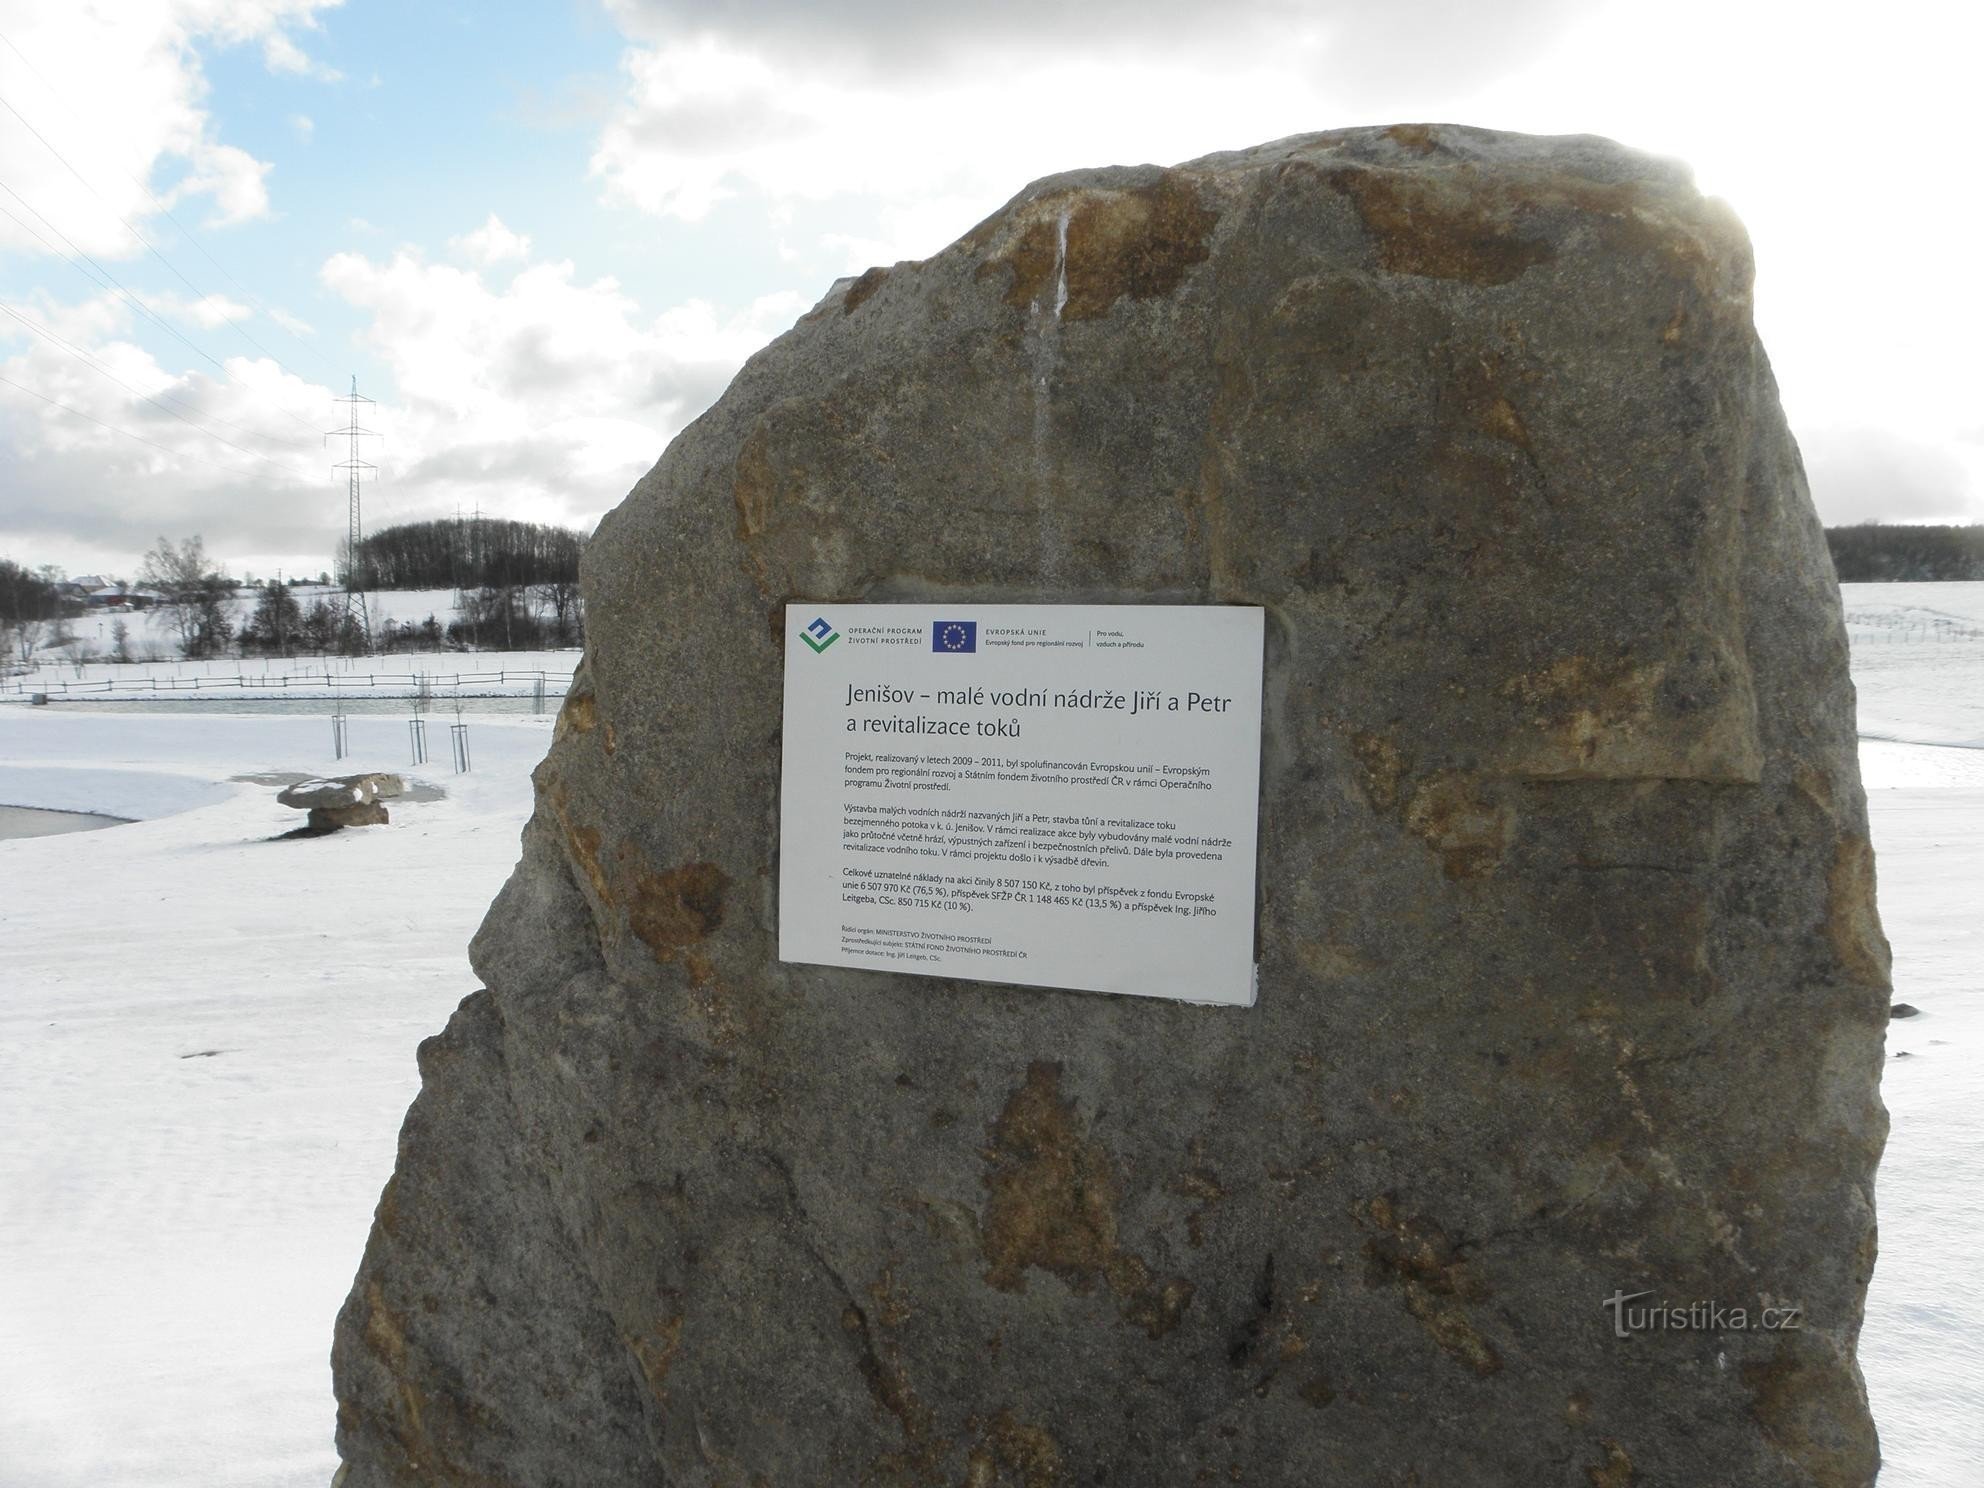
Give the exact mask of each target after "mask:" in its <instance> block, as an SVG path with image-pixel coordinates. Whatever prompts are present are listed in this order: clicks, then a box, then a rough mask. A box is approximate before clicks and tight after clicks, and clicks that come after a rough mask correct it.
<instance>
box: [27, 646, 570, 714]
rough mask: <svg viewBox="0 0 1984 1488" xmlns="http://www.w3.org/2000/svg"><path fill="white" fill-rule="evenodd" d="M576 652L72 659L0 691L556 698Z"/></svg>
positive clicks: (96, 696) (444, 700)
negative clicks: (541, 690) (542, 694)
mask: <svg viewBox="0 0 1984 1488" xmlns="http://www.w3.org/2000/svg"><path fill="white" fill-rule="evenodd" d="M578 663H579V652H578V651H576V650H570V651H413V652H395V653H393V654H391V655H386V656H288V657H264V656H254V657H239V656H222V657H215V658H212V659H210V660H206V661H144V662H109V661H77V662H73V663H65V664H62V665H54V666H51V665H48V664H46V663H44V664H43V665H41V666H39V667H36V668H34V669H33V670H30V671H26V672H21V673H17V674H15V675H13V676H10V677H6V678H0V699H10V700H20V699H24V698H30V697H33V696H34V695H35V694H37V693H40V694H43V695H45V696H46V697H48V698H49V700H50V701H51V702H54V703H105V702H111V703H115V702H122V701H127V700H138V701H150V700H156V699H159V698H171V699H174V700H180V701H185V702H191V703H215V704H222V705H225V704H227V703H230V702H240V701H242V700H247V699H264V698H271V699H288V700H311V699H319V698H321V699H325V700H329V699H331V698H362V697H377V698H389V697H411V696H413V695H415V694H420V695H422V696H423V698H424V701H425V706H426V708H427V710H428V711H433V710H435V709H444V708H452V707H453V705H454V702H455V699H456V698H458V697H459V698H487V697H529V696H531V695H532V693H533V691H534V690H535V689H536V687H537V686H538V685H539V683H540V682H541V683H542V684H543V685H544V687H545V688H546V689H547V690H548V692H549V694H550V696H551V697H553V698H554V699H555V698H557V697H559V696H562V695H563V693H564V691H565V689H566V688H567V687H568V686H569V685H570V684H571V680H572V672H573V669H574V668H575V667H577V665H578Z"/></svg>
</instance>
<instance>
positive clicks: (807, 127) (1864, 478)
mask: <svg viewBox="0 0 1984 1488" xmlns="http://www.w3.org/2000/svg"><path fill="white" fill-rule="evenodd" d="M1978 9H1979V8H1978V7H1975V6H1973V5H1969V4H1964V3H1959V0H1940V3H1930V0H1891V3H1888V4H1885V5H1882V6H1878V7H1877V6H1870V5H1867V4H1865V3H1859V4H1855V5H1851V6H1848V5H1834V4H1829V3H1826V0H1806V3H1801V4H1796V5H1791V4H1764V3H1756V0H1665V3H1659V4H1643V3H1625V0H1507V3H1500V4H1483V3H1480V0H1423V3H1421V4H1419V5H1416V6H1411V7H1406V6H1395V5H1382V4H1378V3H1375V0H1365V3H1345V0H1320V3H1311V4H1296V3H1291V0H1224V3H1222V4H1218V5H1212V4H1205V3H1187V0H1137V3H1135V4H1131V3H1128V0H1089V3H1087V4H1085V5H1081V6H1066V5H1063V4H1060V3H1051V0H1010V3H1006V4H1002V5H998V6H987V5H983V4H977V3H973V4H961V3H955V0H766V3H760V4H743V5H740V4H737V3H734V0H534V3H530V4H524V3H518V0H488V3H475V4H470V3H438V0H415V3H412V4H406V3H396V4H387V3H383V0H343V3H339V0H0V556H5V557H11V558H12V559H14V561H16V562H20V563H25V564H28V565H29V566H38V565H41V564H45V563H52V564H57V565H60V566H61V567H63V568H64V569H65V570H67V571H68V572H69V573H70V574H72V575H80V574H84V573H102V574H105V575H112V576H114V575H123V576H130V575H133V574H135V572H136V570H137V568H138V566H139V563H140V562H141V560H142V555H143V553H144V552H145V550H146V549H148V548H150V547H151V546H153V545H154V544H155V543H156V542H157V540H158V538H159V537H160V536H169V537H173V538H183V537H186V536H190V535H193V534H199V535H200V536H202V537H203V538H204V540H205V543H206V547H207V550H208V551H209V553H211V554H213V555H214V556H216V557H217V558H219V559H220V560H221V561H222V562H223V563H224V564H225V566H226V567H227V569H228V570H229V572H231V573H233V574H235V575H236V576H246V575H250V574H252V575H255V576H257V577H267V576H270V575H272V574H274V573H277V572H283V573H286V574H296V573H304V574H315V573H317V572H319V571H320V570H323V569H326V568H329V567H330V566H331V565H332V562H333V554H334V552H335V550H336V544H337V542H338V540H339V539H340V538H341V537H342V535H343V533H344V526H345V486H344V476H343V474H342V473H340V472H338V471H337V470H335V469H334V468H333V466H334V465H335V464H336V462H337V461H339V460H342V459H344V458H345V455H346V450H345V448H344V445H343V442H342V441H330V442H328V443H327V441H326V440H325V439H324V437H323V436H324V433H325V431H328V430H331V429H333V428H339V427H342V426H343V425H344V424H345V423H346V422H347V412H348V405H341V404H339V403H337V402H336V401H334V400H335V399H337V398H338V397H339V396H341V395H345V394H348V393H349V392H350V391H351V388H352V386H353V379H354V378H355V379H356V385H357V390H358V393H359V394H360V395H361V396H363V397H367V398H371V399H373V400H375V401H374V403H372V404H364V405H359V410H360V412H359V422H360V424H361V425H362V426H363V427H365V428H367V429H370V430H374V431H376V432H377V436H378V437H376V438H372V439H368V440H366V441H365V442H364V443H365V447H364V451H363V455H364V458H365V459H367V460H369V461H371V462H372V463H374V464H376V465H377V466H378V472H377V475H376V477H374V478H370V479H369V480H368V484H367V485H366V487H365V489H364V515H365V525H366V528H367V530H374V529H377V528H378V527H381V526H385V525H388V524H391V523H394V522H400V521H411V520H418V519H422V518H430V517H449V516H453V515H455V514H456V513H458V512H459V513H462V514H468V513H472V512H476V511H480V512H481V513H483V514H484V515H497V516H506V517H516V518H523V519H529V520H538V521H554V522H562V523H568V524H571V525H574V526H579V527H584V528H590V527H591V526H592V524H593V523H594V522H596V521H597V520H598V518H599V517H600V516H601V515H602V514H603V513H604V512H605V511H607V510H608V509H609V508H611V507H612V506H613V505H614V504H615V503H616V502H618V501H619V499H620V498H621V497H622V496H623V495H624V494H625V493H626V491H627V489H628V487H629V486H631V485H632V484H633V482H634V481H635V480H636V479H638V478H639V476H640V475H641V474H642V473H643V472H644V471H646V470H647V468H648V467H649V466H650V465H652V464H653V462H654V460H655V459H656V458H657V457H658V456H659V455H660V453H661V451H662V449H663V448H664V447H665V445H666V444H667V442H668V440H669V438H670V437H672V436H673V435H674V434H675V433H676V432H677V431H678V430H679V429H681V428H682V427H683V426H684V425H685V424H687V423H688V422H689V421H690V420H691V419H693V418H694V417H695V416H696V415H697V414H698V413H699V412H701V411H702V410H703V409H704V408H705V407H707V406H708V405H709V403H710V402H712V401H713V400H714V399H715V398H716V396H717V395H718V394H720V393H721V391H722V390H723V387H724V386H725V384H726V383H727V382H728V380H729V378H730V376H731V375H732V374H733V373H734V372H735V371H736V369H737V367H738V366H739V365H740V364H741V363H742V362H743V360H744V358H745V357H746V356H748V355H749V354H750V353H751V352H752V351H754V350H756V349H757V348H758V347H759V346H761V345H763V344H764V343H765V342H766V341H768V340H770V339H771V338H772V337H773V336H775V335H777V334H779V333H780V332H781V331H783V330H785V329H786V328H787V327H788V326H790V325H791V323H792V322H793V321H794V320H795V319H797V318H798V317H799V316H800V315H801V314H803V313H804V312H805V311H806V310H807V309H808V308H809V307H810V306H811V305H813V304H814V303H815V302H816V301H817V300H818V299H819V298H820V297H821V296H822V295H823V294H824V293H825V292H826V291H827V290H828V288H829V287H830V286H831V285H832V283H833V281H834V280H835V279H836V278H838V277H840V276H842V275H845V274H850V273H859V272H860V271H861V270H862V269H864V268H866V267H868V266H869V265H870V264H876V263H892V262H895V261H897V260H899V259H905V258H923V257H927V256H929V255H930V254H932V253H934V252H936V251H937V250H938V249H940V248H942V247H943V246H944V245H945V244H947V243H948V242H950V241H951V240H952V239H954V238H955V237H957V236H958V235H959V234H961V233H962V232H964V231H965V230H966V229H968V228H969V227H970V226H971V225H972V224H974V223H975V222H977V221H979V220H980V219H982V218H983V217H985V216H986V215H987V214H989V213H990V212H992V211H994V210H996V209H997V208H998V207H999V206H1000V205H1001V204H1002V203H1003V202H1005V201H1007V200H1008V199H1010V198H1011V197H1012V196H1013V195H1014V194H1016V193H1017V192H1018V191H1019V190H1020V188H1021V187H1022V186H1024V185H1025V184H1026V183H1027V182H1028V181H1030V180H1033V179H1035V178H1037V177H1040V176H1043V175H1047V174H1050V173H1053V172H1056V171H1061V170H1067V169H1073V168H1076V167H1081V166H1091V165H1105V164H1118V163H1139V162H1145V161H1154V162H1158V163H1173V162H1177V161H1182V160H1187V159H1191V158H1193V157H1195V156H1198V155H1203V154H1207V153H1210V152H1212V151H1215V150H1222V149H1231V148H1237V147H1240V146H1244V145H1248V144H1253V143H1258V142H1260V141H1263V140H1269V139H1275V138H1279V137H1282V136H1285V135H1290V134H1297V133H1303V132H1307V131H1311V130H1318V129H1327V128H1335V127H1339V126H1343V125H1351V124H1385V123H1395V122H1401V121H1449V122H1459V123H1468V124H1477V125H1482V126H1486V127H1490V128H1501V129H1513V130H1522V131H1527V132H1533V133H1541V134H1562V133H1595V134H1603V135H1608V136H1610V137H1612V138H1614V139H1618V140H1621V141H1623V142H1625V143H1627V144H1630V145H1633V146H1635V147H1637V148H1641V149H1644V150H1648V151H1650V152H1653V153H1656V154H1661V155H1668V156H1673V157H1677V158H1679V159H1682V160H1684V161H1686V162H1688V164H1689V165H1690V166H1691V167H1692V168H1693V169H1694V171H1695V175H1696V179H1697V181H1698V182H1699V184H1700V185H1701V186H1702V188H1703V189H1704V190H1705V191H1708V192H1710V193H1712V194H1714V195H1718V196H1721V197H1723V198H1725V199H1726V200H1728V201H1729V202H1730V203H1731V204H1732V205H1733V206H1734V207H1735V208H1736V210H1737V212H1738V213H1739V214H1740V215H1741V216H1742V218H1743V219H1744V221H1745V223H1746V224H1747V225H1748V227H1749V230H1750V233H1751V236H1752V239H1753V240H1754V243H1755V246H1756V252H1757V263H1758V271H1757V272H1758V279H1757V319H1758V324H1759V329H1760V330H1761V332H1762V335H1763V338H1764V342H1765V345H1766V347H1767V349H1768V351H1769V353H1770V356H1771V359H1772V363H1773V366H1774V368H1775V371H1776V374H1777V378H1778V382H1779V385H1780V389H1781V392H1782V396H1783V398H1784V402H1785V407H1786V411H1787V413H1788V415H1789V417H1790V420H1791V423H1792V427H1793V429H1794V431H1795V432H1796V434H1797V436H1798V438H1799V442H1800V445H1801V447H1802V449H1803V451H1804V455H1805V461H1806V466H1807V470H1808V472H1809V474H1810V477H1811V482H1812V488H1813V494H1814V498H1815V500H1816V501H1817V503H1818V506H1819V509H1820V512H1821V514H1822V515H1823V516H1824V517H1825V518H1826V519H1827V520H1828V521H1832V522H1850V521H1862V520H1870V519H1879V520H1883V521H1894V522H1904V521H1984V401H1980V400H1979V398H1978V397H1977V393H1978V390H1979V388H1980V386H1981V385H1984V379H1980V378H1979V376H1978V375H1977V373H1976V371H1975V364H1974V357H1975V352H1974V348H1975V347H1977V346H1978V345H1980V344H1984V296H1980V295H1978V294H1976V293H1975V292H1974V290H1973V289H1972V288H1971V286H1970V279H1969V276H1970V274H1971V272H1972V265H1971V264H1970V261H1969V260H1970V259H1971V257H1973V256H1974V255H1973V248H1974V245H1975V244H1976V243H1977V242H1978V241H1979V237H1980V232H1979V229H1980V227H1984V222H1980V217H1984V208H1980V205H1979V201H1980V194H1979V193H1977V192H1976V191H1974V190H1973V189H1972V186H1971V184H1970V183H1971V181H1972V179H1973V177H1974V175H1975V163H1974V160H1973V158H1972V156H1971V153H1970V141H1971V138H1972V136H1973V134H1974V124H1975V117H1974V116H1975V106H1974V103H1973V101H1972V100H1973V98H1974V95H1975V89H1976V82H1975V77H1974V74H1975V59H1976V57H1977V56H1978V55H1980V50H1981V49H1980V46H1979V43H1980V41H1984V21H1980V19H1979V16H1978Z"/></svg>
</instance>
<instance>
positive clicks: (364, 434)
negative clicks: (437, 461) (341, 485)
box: [324, 372, 379, 651]
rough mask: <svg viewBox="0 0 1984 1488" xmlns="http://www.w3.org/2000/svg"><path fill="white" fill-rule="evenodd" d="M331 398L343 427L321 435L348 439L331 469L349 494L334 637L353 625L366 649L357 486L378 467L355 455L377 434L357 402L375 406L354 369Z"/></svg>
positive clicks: (368, 631)
mask: <svg viewBox="0 0 1984 1488" xmlns="http://www.w3.org/2000/svg"><path fill="white" fill-rule="evenodd" d="M334 401H336V402H339V403H342V404H344V405H345V426H344V427H343V428H342V429H331V430H327V431H326V432H325V434H324V443H326V444H329V443H330V442H331V441H332V440H333V439H336V438H338V437H339V436H341V435H342V436H343V437H344V438H345V439H347V440H348V441H349V444H348V445H347V449H348V451H349V453H348V455H347V457H346V458H345V459H344V460H343V461H342V462H341V463H339V464H337V465H335V466H333V467H332V468H333V469H336V470H342V471H344V472H345V488H346V492H347V494H348V495H349V497H350V519H349V524H348V529H347V531H346V534H345V553H344V597H343V599H342V600H341V601H340V602H339V614H338V617H337V620H338V624H337V637H338V643H339V645H340V646H342V645H343V642H344V638H345V634H346V630H347V627H355V628H356V629H357V632H358V641H359V645H360V646H362V647H363V648H364V649H365V650H367V651H370V650H371V649H372V625H371V620H370V617H369V616H368V615H367V614H366V611H365V582H364V578H363V576H362V575H361V574H360V572H359V557H358V542H359V539H360V538H361V537H362V536H364V531H365V528H364V523H363V522H362V521H361V520H360V517H359V510H358V488H359V478H360V476H361V475H362V474H363V473H364V472H366V471H370V472H372V473H373V474H375V475H376V474H377V473H378V470H379V467H378V466H377V465H369V464H367V463H366V462H365V461H363V460H361V459H359V458H358V441H359V440H360V439H376V438H378V437H379V436H378V435H377V434H376V433H375V432H374V431H372V430H371V429H361V428H359V426H358V405H359V404H361V403H364V404H367V405H370V406H376V405H374V404H373V403H372V400H371V399H370V398H361V397H359V396H358V374H357V373H356V372H354V373H352V375H351V392H350V393H349V394H347V395H346V396H345V397H342V398H338V399H335V400H334Z"/></svg>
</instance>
